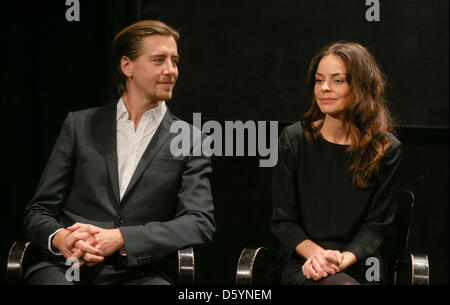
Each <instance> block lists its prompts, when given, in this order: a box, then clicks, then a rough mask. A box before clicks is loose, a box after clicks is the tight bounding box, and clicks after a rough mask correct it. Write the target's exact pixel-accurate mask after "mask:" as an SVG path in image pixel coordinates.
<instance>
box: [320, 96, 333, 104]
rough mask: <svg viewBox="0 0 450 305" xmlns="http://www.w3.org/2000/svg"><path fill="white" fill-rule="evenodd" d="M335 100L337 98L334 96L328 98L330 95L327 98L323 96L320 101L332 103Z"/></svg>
mask: <svg viewBox="0 0 450 305" xmlns="http://www.w3.org/2000/svg"><path fill="white" fill-rule="evenodd" d="M335 100H336V99H334V98H328V97H325V98H321V99H320V101H321V102H322V104H330V103H333V102H334V101H335Z"/></svg>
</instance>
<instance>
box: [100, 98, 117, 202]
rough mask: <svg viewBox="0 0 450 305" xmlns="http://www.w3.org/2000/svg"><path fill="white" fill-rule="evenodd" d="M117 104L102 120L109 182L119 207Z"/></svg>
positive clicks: (108, 110)
mask: <svg viewBox="0 0 450 305" xmlns="http://www.w3.org/2000/svg"><path fill="white" fill-rule="evenodd" d="M116 114H117V102H116V103H112V104H110V105H108V106H106V108H105V111H104V113H103V117H102V118H101V120H100V124H101V125H100V128H101V130H102V139H101V141H103V145H104V149H105V158H106V166H107V168H108V176H109V181H110V183H111V186H112V189H113V192H114V197H115V198H116V205H115V206H116V207H118V206H119V202H120V193H119V174H118V165H117V134H116V133H117V131H116Z"/></svg>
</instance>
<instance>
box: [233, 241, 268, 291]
mask: <svg viewBox="0 0 450 305" xmlns="http://www.w3.org/2000/svg"><path fill="white" fill-rule="evenodd" d="M257 257H258V260H266V259H267V258H269V257H270V253H269V250H268V249H267V248H266V247H258V248H245V249H244V250H242V252H241V255H240V256H239V260H238V264H237V270H236V285H252V284H254V283H255V281H259V279H257V277H259V274H258V275H256V274H255V273H256V272H255V271H256V270H255V269H256V267H255V266H256V264H255V262H256V260H257ZM269 261H270V262H271V258H269ZM267 262H268V261H265V262H264V264H258V265H260V266H261V265H263V266H264V267H270V266H271V264H270V263H269V264H267ZM269 273H270V270H269V269H268V268H265V270H264V272H263V275H262V277H263V281H264V282H268V274H269ZM258 284H259V283H258Z"/></svg>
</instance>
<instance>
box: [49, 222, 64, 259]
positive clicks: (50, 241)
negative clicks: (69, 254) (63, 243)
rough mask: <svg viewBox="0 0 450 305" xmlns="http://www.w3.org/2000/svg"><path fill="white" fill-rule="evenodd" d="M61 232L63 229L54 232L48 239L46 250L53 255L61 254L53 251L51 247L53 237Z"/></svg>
mask: <svg viewBox="0 0 450 305" xmlns="http://www.w3.org/2000/svg"><path fill="white" fill-rule="evenodd" d="M61 230H63V229H62V228H61V229H58V230H56V231H55V233H53V234H51V235H50V236H49V237H48V250H49V251H50V252H51V253H53V254H54V255H62V253H61V252H59V251H53V247H52V239H53V236H55V234H56V233H58V232H59V231H61Z"/></svg>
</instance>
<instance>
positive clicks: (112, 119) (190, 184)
mask: <svg viewBox="0 0 450 305" xmlns="http://www.w3.org/2000/svg"><path fill="white" fill-rule="evenodd" d="M116 106H117V105H116V103H112V104H109V105H107V106H103V107H97V108H92V109H87V110H82V111H77V112H72V113H69V114H68V116H67V118H66V120H65V122H64V125H63V127H62V130H61V133H60V135H59V137H58V139H57V141H56V144H55V146H54V148H53V151H52V153H51V155H50V159H49V161H48V163H47V165H46V167H45V170H44V172H43V174H42V177H41V180H40V182H39V185H38V187H37V190H36V194H35V196H34V198H33V199H32V200H31V202H30V203H29V204H28V205H27V207H26V210H25V218H24V229H25V233H26V236H27V237H28V238H30V239H31V240H32V242H33V243H34V244H36V245H38V246H39V247H40V248H42V249H48V237H49V236H50V235H51V234H52V233H54V232H55V231H56V230H57V229H59V228H63V227H68V226H70V225H72V224H74V223H75V222H81V223H89V224H93V225H95V226H98V227H102V228H105V229H110V228H117V227H120V230H121V232H122V235H123V239H124V241H125V249H126V251H127V256H126V265H127V267H133V266H138V265H145V264H149V263H152V262H153V261H155V260H157V259H159V258H162V257H164V256H166V255H167V254H169V253H171V252H174V251H176V250H177V249H180V248H183V247H185V246H188V245H196V244H203V243H206V242H209V241H211V240H212V236H213V233H214V231H215V223H214V218H213V201H212V195H211V189H210V181H209V178H210V174H211V163H210V160H209V159H208V158H206V157H204V156H200V157H194V156H180V157H173V156H172V154H171V152H170V142H171V139H173V138H174V137H175V136H176V134H171V133H170V125H171V123H172V122H174V121H175V120H177V118H176V117H174V116H173V115H172V114H171V113H170V111H169V110H168V109H167V112H166V114H165V116H164V118H163V119H162V121H161V124H160V125H159V127H158V129H157V130H156V132H155V134H154V136H153V138H152V140H151V142H150V143H149V145H148V147H147V149H146V150H145V152H144V154H143V156H142V159H141V160H140V161H139V164H138V166H137V167H136V170H135V173H134V175H133V177H132V179H131V181H130V183H129V185H128V188H127V190H126V192H125V194H124V196H123V198H122V200H121V201H119V180H118V168H117V145H116ZM189 126H190V128H191V131H192V128H193V127H192V126H191V125H189ZM191 134H192V133H191ZM195 145H201V142H200V141H197V143H191V151H192V147H193V146H195Z"/></svg>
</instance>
